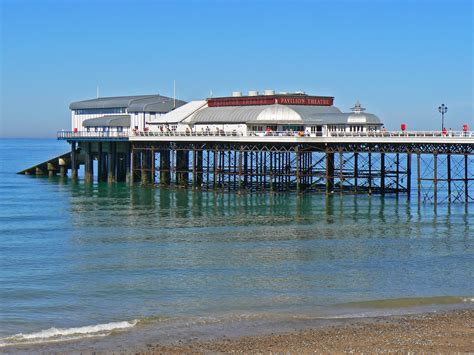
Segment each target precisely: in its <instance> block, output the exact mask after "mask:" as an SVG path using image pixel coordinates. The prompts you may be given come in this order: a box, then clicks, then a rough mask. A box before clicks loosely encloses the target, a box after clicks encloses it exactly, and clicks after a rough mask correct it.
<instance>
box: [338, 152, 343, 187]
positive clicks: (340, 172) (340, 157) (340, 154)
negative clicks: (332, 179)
mask: <svg viewBox="0 0 474 355" xmlns="http://www.w3.org/2000/svg"><path fill="white" fill-rule="evenodd" d="M339 192H340V193H341V194H343V193H344V152H343V151H342V147H339Z"/></svg>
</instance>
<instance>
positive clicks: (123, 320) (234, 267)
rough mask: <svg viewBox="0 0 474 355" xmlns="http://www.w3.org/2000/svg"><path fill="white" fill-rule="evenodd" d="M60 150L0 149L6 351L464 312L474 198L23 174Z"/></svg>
mask: <svg viewBox="0 0 474 355" xmlns="http://www.w3.org/2000/svg"><path fill="white" fill-rule="evenodd" d="M68 150H69V145H68V144H67V143H66V142H63V141H56V140H54V139H2V140H0V352H1V351H7V352H8V351H9V349H11V347H12V346H14V347H18V346H25V347H26V348H23V349H27V350H34V349H35V346H37V345H44V344H50V343H55V344H58V346H59V349H61V350H64V351H68V350H73V349H75V348H81V347H82V348H84V347H86V348H87V347H88V346H91V347H94V348H95V349H101V348H103V349H107V348H108V347H110V346H111V344H118V343H120V344H122V345H123V346H127V345H130V346H133V345H137V344H142V343H146V342H152V341H155V342H157V341H159V342H175V341H178V340H189V339H210V338H213V337H217V336H241V335H255V334H260V333H261V334H264V333H269V332H279V331H289V330H293V329H303V328H305V327H316V326H318V325H324V324H328V323H331V322H337V321H338V320H341V319H354V318H358V319H363V318H368V317H374V316H385V315H403V314H410V313H417V312H439V311H443V310H447V309H458V308H473V305H474V205H473V204H464V203H452V204H448V203H440V204H438V205H436V206H435V205H433V204H432V203H430V202H425V203H420V204H419V203H418V201H417V199H416V198H412V199H411V200H409V199H407V196H406V195H403V194H401V195H399V196H395V195H386V196H383V197H381V196H377V195H372V196H369V195H365V194H361V195H339V194H334V195H330V196H326V195H325V194H308V195H297V194H295V193H279V194H270V193H263V194H257V193H252V194H250V193H249V194H242V195H239V194H236V193H232V192H230V193H229V192H225V193H222V192H212V191H211V192H209V191H207V192H206V191H192V190H190V189H178V188H176V189H173V188H159V187H154V188H153V187H139V186H135V187H130V186H127V185H126V184H125V183H117V184H113V185H108V184H107V183H93V184H86V183H84V181H83V180H82V179H79V181H77V182H73V181H71V180H70V179H67V178H60V177H54V178H49V177H47V176H46V177H35V176H24V175H18V174H16V172H18V171H20V170H22V169H24V168H27V167H30V166H32V165H34V164H36V163H39V162H42V161H45V160H47V159H48V158H52V157H54V156H56V155H59V154H62V153H65V152H67V151H68ZM413 186H416V185H415V184H414V185H413ZM415 193H416V192H414V194H415ZM331 324H332V323H331Z"/></svg>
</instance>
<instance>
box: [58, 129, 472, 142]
mask: <svg viewBox="0 0 474 355" xmlns="http://www.w3.org/2000/svg"><path fill="white" fill-rule="evenodd" d="M133 137H262V138H266V137H268V138H273V137H297V138H305V137H308V138H316V137H322V138H331V137H337V138H345V137H347V138H359V137H360V138H364V137H368V138H385V137H386V138H398V137H400V138H403V137H408V138H446V139H447V140H448V139H450V138H457V139H459V138H467V139H469V138H471V139H473V138H474V131H450V132H446V133H443V132H441V131H369V132H327V133H324V134H323V133H321V132H317V133H305V132H303V131H299V132H292V131H271V132H261V131H247V132H245V133H244V132H237V131H223V130H220V131H217V130H216V131H212V130H211V131H187V132H186V131H185V132H183V131H167V132H152V131H132V132H87V131H78V132H73V131H59V132H58V138H59V139H71V138H133Z"/></svg>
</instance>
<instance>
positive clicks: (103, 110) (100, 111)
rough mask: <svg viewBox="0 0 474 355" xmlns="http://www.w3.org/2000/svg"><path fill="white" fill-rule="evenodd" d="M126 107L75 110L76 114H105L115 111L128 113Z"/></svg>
mask: <svg viewBox="0 0 474 355" xmlns="http://www.w3.org/2000/svg"><path fill="white" fill-rule="evenodd" d="M126 112H127V109H126V108H125V107H110V108H85V109H81V110H75V111H74V113H75V114H76V115H105V114H113V113H126Z"/></svg>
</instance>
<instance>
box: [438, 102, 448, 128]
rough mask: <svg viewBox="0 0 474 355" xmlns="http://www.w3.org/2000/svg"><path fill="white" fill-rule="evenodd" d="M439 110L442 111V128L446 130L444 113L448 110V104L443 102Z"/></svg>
mask: <svg viewBox="0 0 474 355" xmlns="http://www.w3.org/2000/svg"><path fill="white" fill-rule="evenodd" d="M438 111H439V113H441V130H444V114H445V113H446V112H448V106H445V105H444V104H441V106H439V107H438Z"/></svg>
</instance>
